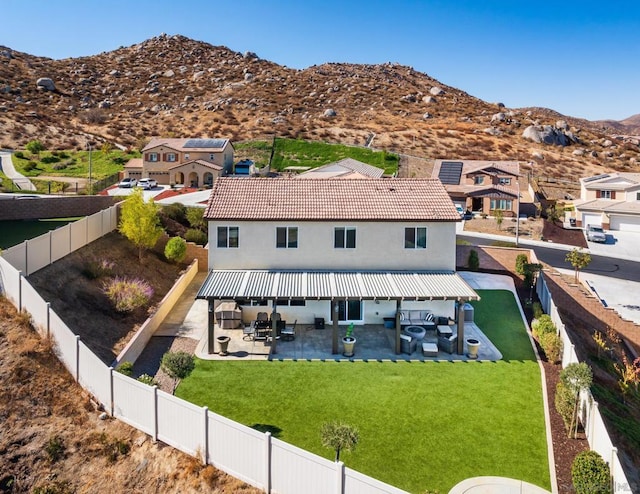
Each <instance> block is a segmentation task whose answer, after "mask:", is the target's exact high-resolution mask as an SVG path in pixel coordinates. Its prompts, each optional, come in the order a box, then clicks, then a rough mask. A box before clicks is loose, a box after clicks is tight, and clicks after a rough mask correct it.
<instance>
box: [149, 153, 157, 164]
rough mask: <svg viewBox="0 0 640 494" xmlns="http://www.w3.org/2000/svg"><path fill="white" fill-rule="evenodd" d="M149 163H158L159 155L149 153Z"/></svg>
mask: <svg viewBox="0 0 640 494" xmlns="http://www.w3.org/2000/svg"><path fill="white" fill-rule="evenodd" d="M149 161H152V162H154V163H156V162H158V161H160V153H149Z"/></svg>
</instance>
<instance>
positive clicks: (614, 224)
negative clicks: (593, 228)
mask: <svg viewBox="0 0 640 494" xmlns="http://www.w3.org/2000/svg"><path fill="white" fill-rule="evenodd" d="M609 226H610V228H611V230H619V231H621V232H640V216H620V215H616V214H612V215H611V224H610V225H609Z"/></svg>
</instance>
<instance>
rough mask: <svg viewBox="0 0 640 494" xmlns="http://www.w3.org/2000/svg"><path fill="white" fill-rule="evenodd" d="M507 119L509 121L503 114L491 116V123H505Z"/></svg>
mask: <svg viewBox="0 0 640 494" xmlns="http://www.w3.org/2000/svg"><path fill="white" fill-rule="evenodd" d="M506 119H507V116H506V115H505V114H504V113H502V112H499V113H494V114H493V115H492V116H491V123H493V122H504V121H505V120H506Z"/></svg>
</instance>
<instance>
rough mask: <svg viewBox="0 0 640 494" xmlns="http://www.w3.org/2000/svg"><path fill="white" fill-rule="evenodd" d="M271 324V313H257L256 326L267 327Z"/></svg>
mask: <svg viewBox="0 0 640 494" xmlns="http://www.w3.org/2000/svg"><path fill="white" fill-rule="evenodd" d="M268 325H269V314H267V313H266V312H258V314H257V315H256V321H255V327H256V328H265V327H267V326H268Z"/></svg>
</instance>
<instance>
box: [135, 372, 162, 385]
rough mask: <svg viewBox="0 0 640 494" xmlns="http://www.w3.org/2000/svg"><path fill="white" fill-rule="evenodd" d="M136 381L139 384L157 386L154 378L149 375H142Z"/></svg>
mask: <svg viewBox="0 0 640 494" xmlns="http://www.w3.org/2000/svg"><path fill="white" fill-rule="evenodd" d="M138 381H140V382H141V383H144V384H147V385H149V386H157V385H158V381H156V380H155V379H154V377H153V376H150V375H149V374H142V375H141V376H140V377H138Z"/></svg>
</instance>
